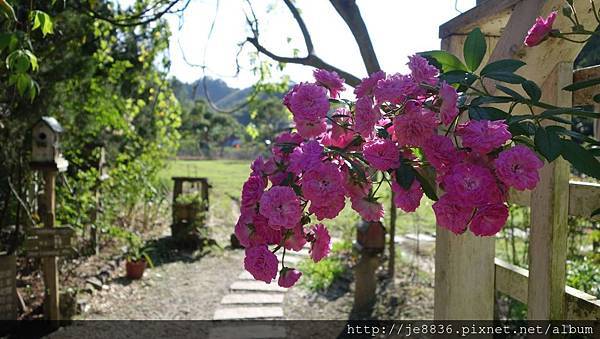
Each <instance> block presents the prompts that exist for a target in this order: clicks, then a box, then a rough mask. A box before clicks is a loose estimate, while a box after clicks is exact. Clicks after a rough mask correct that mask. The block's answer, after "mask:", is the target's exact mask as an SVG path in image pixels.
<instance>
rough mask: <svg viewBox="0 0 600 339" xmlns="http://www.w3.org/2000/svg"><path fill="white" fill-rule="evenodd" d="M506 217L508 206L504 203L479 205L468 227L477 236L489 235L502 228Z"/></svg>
mask: <svg viewBox="0 0 600 339" xmlns="http://www.w3.org/2000/svg"><path fill="white" fill-rule="evenodd" d="M506 219H508V207H506V205H505V204H492V205H485V206H483V207H479V208H478V209H477V212H476V213H475V216H474V217H473V220H471V226H470V227H469V229H470V230H471V232H473V234H475V235H478V236H491V235H494V234H496V233H498V232H500V230H501V229H502V227H503V226H504V224H505V223H506Z"/></svg>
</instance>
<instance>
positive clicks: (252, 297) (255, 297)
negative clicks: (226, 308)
mask: <svg viewBox="0 0 600 339" xmlns="http://www.w3.org/2000/svg"><path fill="white" fill-rule="evenodd" d="M281 303H283V294H281V293H244V294H240V293H233V294H228V295H226V296H224V297H223V299H221V304H222V305H236V304H281Z"/></svg>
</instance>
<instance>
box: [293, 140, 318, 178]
mask: <svg viewBox="0 0 600 339" xmlns="http://www.w3.org/2000/svg"><path fill="white" fill-rule="evenodd" d="M322 155H323V146H322V145H321V144H320V143H319V142H318V141H316V140H309V141H307V142H305V143H303V144H302V146H301V147H296V148H295V149H294V151H293V152H292V154H290V165H289V167H288V171H290V172H293V173H295V174H300V173H301V172H303V171H308V170H311V169H313V168H315V167H317V166H319V164H320V163H321V157H322Z"/></svg>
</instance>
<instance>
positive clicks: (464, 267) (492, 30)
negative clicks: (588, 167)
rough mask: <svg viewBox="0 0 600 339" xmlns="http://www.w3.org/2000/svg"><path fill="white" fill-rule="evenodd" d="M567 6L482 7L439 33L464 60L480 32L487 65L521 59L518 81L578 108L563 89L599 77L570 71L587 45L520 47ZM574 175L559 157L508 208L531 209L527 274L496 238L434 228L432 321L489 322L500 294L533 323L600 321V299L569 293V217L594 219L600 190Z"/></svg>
mask: <svg viewBox="0 0 600 339" xmlns="http://www.w3.org/2000/svg"><path fill="white" fill-rule="evenodd" d="M562 4H563V1H562V0H546V1H544V0H495V1H482V2H480V4H479V5H478V6H476V7H474V8H473V9H471V10H469V11H467V12H465V13H463V14H461V15H459V16H458V17H456V18H454V19H452V20H450V21H449V22H447V23H445V24H443V25H442V26H440V38H441V39H442V49H444V50H447V51H450V52H452V53H454V54H455V55H462V49H463V45H464V41H465V39H466V34H467V33H468V32H470V31H471V30H472V29H473V28H475V27H479V28H481V30H482V31H483V32H484V34H485V35H486V40H487V42H488V46H489V47H491V49H490V51H489V52H488V54H487V55H486V59H487V62H488V63H489V62H492V61H496V60H499V59H507V58H508V59H520V60H523V61H524V62H526V63H527V66H526V67H524V68H523V69H522V71H520V74H521V75H522V76H524V77H526V78H528V79H530V80H533V81H535V82H536V83H537V84H539V85H541V88H542V91H543V97H542V100H543V101H544V102H547V103H551V104H555V105H558V106H571V105H573V104H581V102H579V103H578V102H577V101H578V100H579V98H580V96H581V94H576V97H575V98H574V97H573V95H572V94H571V93H570V92H566V91H563V90H562V88H563V87H564V86H566V85H568V84H570V83H572V82H573V79H574V78H575V80H576V81H577V80H579V79H582V78H585V77H588V76H589V74H590V72H592V73H593V72H597V71H598V70H592V71H589V70H588V71H585V72H588V73H585V72H583V73H582V71H576V72H575V73H574V72H573V61H574V60H575V58H576V57H577V55H578V54H579V52H580V51H581V48H582V47H583V45H579V44H574V43H569V42H566V41H564V40H557V39H551V40H548V41H546V42H544V43H543V44H542V45H540V46H538V47H535V48H525V46H524V45H523V38H524V37H525V35H526V33H527V30H528V29H529V28H530V27H531V25H532V23H533V22H534V21H535V18H536V17H537V16H540V15H544V16H545V15H547V14H549V13H550V11H551V10H553V9H560V8H561V6H562ZM582 5H584V6H583V7H585V6H587V5H589V4H587V3H585V4H583V3H582ZM579 19H580V21H581V22H582V24H584V25H585V26H586V27H590V26H591V27H595V24H596V23H595V20H594V18H593V14H592V13H590V12H587V11H584V10H583V9H582V10H581V11H580V12H579ZM596 25H597V24H596ZM554 27H555V28H558V29H561V30H563V31H567V30H569V29H570V22H569V21H568V20H567V19H566V18H564V17H561V16H560V15H559V18H557V20H556V22H555V25H554ZM513 89H514V90H516V91H520V92H522V90H521V89H520V88H517V87H513ZM598 92H600V91H597V92H596V93H598ZM581 100H584V101H585V100H586V99H585V98H583V99H581ZM588 102H589V101H588ZM596 108H597V107H596ZM566 118H568V117H566ZM569 175H570V168H569V165H568V163H567V162H566V161H564V160H563V159H562V158H559V159H557V160H556V161H554V162H553V163H551V164H546V165H545V166H544V168H543V169H542V170H541V172H540V177H541V178H540V179H541V180H540V183H539V185H538V187H537V188H536V189H535V190H534V191H532V192H527V193H524V194H512V195H511V201H513V202H515V203H517V204H521V205H524V206H530V207H531V214H530V215H531V219H530V227H531V230H530V246H529V268H530V270H529V271H527V270H525V269H523V268H519V267H515V266H513V265H510V264H508V263H505V262H503V261H501V260H499V259H497V258H495V257H494V255H495V254H494V253H495V239H494V238H493V237H483V238H482V237H476V236H473V235H472V234H470V233H469V232H466V233H465V234H463V235H460V236H456V235H454V234H452V233H451V232H449V231H448V230H445V229H442V228H440V227H438V228H437V236H436V258H435V259H436V263H435V310H434V317H435V319H482V320H491V319H493V316H494V300H495V298H494V295H495V291H496V290H497V291H500V292H503V293H505V294H507V295H510V296H511V297H513V298H515V299H517V300H519V301H521V302H523V303H526V304H527V306H528V314H527V318H528V319H530V320H535V319H538V320H547V319H550V320H558V319H592V320H597V319H600V300H598V299H597V298H595V297H593V296H591V295H588V294H586V293H583V292H581V291H578V290H575V289H573V288H570V287H568V286H565V280H566V254H567V232H568V228H567V221H568V216H569V215H575V216H585V217H589V216H590V215H591V213H592V211H593V210H595V209H596V208H598V207H600V185H597V184H589V183H579V182H571V183H570V182H569Z"/></svg>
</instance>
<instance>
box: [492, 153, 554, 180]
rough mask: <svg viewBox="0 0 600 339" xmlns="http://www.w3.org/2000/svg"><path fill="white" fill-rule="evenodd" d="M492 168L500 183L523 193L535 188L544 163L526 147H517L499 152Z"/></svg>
mask: <svg viewBox="0 0 600 339" xmlns="http://www.w3.org/2000/svg"><path fill="white" fill-rule="evenodd" d="M494 166H495V167H496V174H497V175H498V178H500V180H502V182H504V183H505V184H507V185H508V186H511V187H514V188H515V189H517V190H519V191H523V190H526V189H530V190H531V189H534V188H535V186H536V185H537V183H538V182H539V181H540V176H539V173H538V172H539V170H540V169H541V168H542V167H544V163H543V162H542V161H541V160H540V159H539V158H538V157H537V155H536V154H535V153H534V152H533V151H532V150H530V149H529V148H528V147H527V146H523V145H517V146H515V147H513V148H510V149H507V150H505V151H502V152H500V154H499V155H498V158H497V159H496V160H495V161H494Z"/></svg>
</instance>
